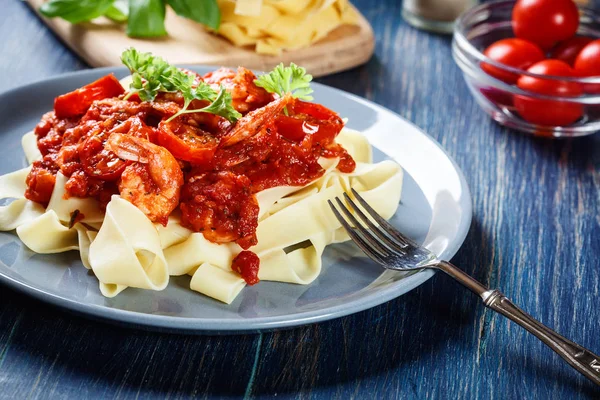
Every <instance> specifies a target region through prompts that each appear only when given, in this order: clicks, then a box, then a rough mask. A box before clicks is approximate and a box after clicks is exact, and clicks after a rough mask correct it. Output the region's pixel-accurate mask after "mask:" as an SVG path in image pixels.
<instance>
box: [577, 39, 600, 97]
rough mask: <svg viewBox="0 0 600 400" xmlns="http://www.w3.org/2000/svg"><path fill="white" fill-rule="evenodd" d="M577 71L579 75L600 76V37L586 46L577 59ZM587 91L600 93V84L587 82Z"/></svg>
mask: <svg viewBox="0 0 600 400" xmlns="http://www.w3.org/2000/svg"><path fill="white" fill-rule="evenodd" d="M575 73H576V74H577V76H582V77H589V76H597V77H599V78H600V39H598V40H594V41H593V42H591V43H589V44H588V45H587V46H585V47H584V48H583V49H582V50H581V51H580V52H579V55H578V56H577V58H576V59H575ZM584 90H585V91H586V92H587V93H594V94H595V93H600V84H586V85H585V86H584Z"/></svg>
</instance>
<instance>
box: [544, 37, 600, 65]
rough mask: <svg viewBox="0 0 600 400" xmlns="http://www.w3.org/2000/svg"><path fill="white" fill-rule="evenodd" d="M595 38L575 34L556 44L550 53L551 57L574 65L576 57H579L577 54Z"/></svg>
mask: <svg viewBox="0 0 600 400" xmlns="http://www.w3.org/2000/svg"><path fill="white" fill-rule="evenodd" d="M593 40H594V39H592V38H589V37H584V36H574V37H572V38H570V39H567V40H565V41H564V42H562V43H559V45H558V46H556V47H555V48H554V49H553V50H552V52H551V53H550V58H555V59H557V60H561V61H564V62H566V63H567V64H569V65H570V66H574V65H575V59H576V58H577V55H578V54H579V52H580V51H581V49H583V48H584V47H585V46H587V45H588V43H590V42H591V41H593Z"/></svg>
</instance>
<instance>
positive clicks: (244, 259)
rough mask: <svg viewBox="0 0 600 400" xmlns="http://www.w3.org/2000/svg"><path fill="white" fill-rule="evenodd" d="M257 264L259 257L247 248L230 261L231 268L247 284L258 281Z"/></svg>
mask: <svg viewBox="0 0 600 400" xmlns="http://www.w3.org/2000/svg"><path fill="white" fill-rule="evenodd" d="M259 266H260V259H259V258H258V256H257V255H256V254H255V253H253V252H251V251H248V250H244V251H242V252H241V253H240V254H238V255H237V256H236V257H235V258H234V259H233V262H232V263H231V269H232V270H233V271H235V272H237V273H238V274H240V276H241V277H242V278H243V279H244V280H245V281H246V283H247V284H248V285H256V284H257V283H258V282H259V279H258V269H259Z"/></svg>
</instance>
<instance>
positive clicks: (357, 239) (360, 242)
mask: <svg viewBox="0 0 600 400" xmlns="http://www.w3.org/2000/svg"><path fill="white" fill-rule="evenodd" d="M327 203H329V207H330V208H331V211H333V214H334V215H335V217H336V218H337V220H338V221H340V223H341V224H342V226H343V227H344V229H345V230H346V232H348V235H349V236H350V237H351V238H352V240H353V241H354V243H356V245H357V246H358V247H360V249H361V250H362V251H363V252H364V253H365V254H366V255H367V256H369V258H371V259H372V260H374V261H376V262H378V263H379V264H381V265H383V266H385V265H386V264H385V261H384V259H383V258H382V255H381V254H379V253H377V252H376V251H374V250H375V249H374V248H373V247H371V246H369V244H368V243H367V242H366V241H365V240H364V239H363V238H362V236H361V235H359V234H358V233H356V231H355V230H354V229H352V226H350V224H349V223H348V221H346V219H345V218H344V217H343V216H342V214H340V212H339V211H338V210H337V208H336V207H335V206H334V205H333V203H332V202H331V200H327Z"/></svg>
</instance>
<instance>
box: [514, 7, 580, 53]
mask: <svg viewBox="0 0 600 400" xmlns="http://www.w3.org/2000/svg"><path fill="white" fill-rule="evenodd" d="M578 26H579V11H578V10H577V6H576V5H575V3H574V2H573V0H518V1H517V3H516V4H515V7H514V8H513V12H512V27H513V31H514V32H515V36H517V37H519V38H521V39H525V40H529V41H530V42H533V43H536V44H537V45H539V46H540V47H541V48H542V49H545V50H548V49H550V48H552V47H553V46H554V45H555V44H556V43H558V42H560V41H562V40H567V39H569V38H570V37H571V36H573V35H575V32H577V28H578Z"/></svg>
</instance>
